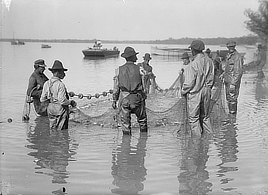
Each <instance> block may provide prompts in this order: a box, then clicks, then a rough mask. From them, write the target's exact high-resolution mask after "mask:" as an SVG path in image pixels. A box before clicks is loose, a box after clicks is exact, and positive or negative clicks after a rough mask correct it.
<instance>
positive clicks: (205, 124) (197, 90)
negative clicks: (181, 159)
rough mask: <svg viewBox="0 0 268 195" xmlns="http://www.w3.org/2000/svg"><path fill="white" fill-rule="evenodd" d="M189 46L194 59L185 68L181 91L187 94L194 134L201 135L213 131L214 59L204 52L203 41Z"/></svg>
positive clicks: (190, 122) (190, 121) (194, 42)
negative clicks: (212, 92)
mask: <svg viewBox="0 0 268 195" xmlns="http://www.w3.org/2000/svg"><path fill="white" fill-rule="evenodd" d="M189 48H191V51H192V55H193V61H191V63H190V64H189V65H188V66H189V67H188V68H187V69H186V70H185V73H184V74H185V81H184V83H183V86H182V92H181V93H182V95H186V99H187V105H188V111H189V124H190V127H191V133H192V136H201V135H202V134H204V133H211V132H212V126H211V122H210V113H209V105H210V98H211V88H212V86H213V82H214V65H213V61H212V60H211V59H210V58H209V57H208V56H207V55H205V54H204V53H203V50H204V49H205V44H204V43H203V41H201V40H194V41H193V42H192V43H191V45H190V46H189Z"/></svg>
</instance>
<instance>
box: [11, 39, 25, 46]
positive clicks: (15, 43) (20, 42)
mask: <svg viewBox="0 0 268 195" xmlns="http://www.w3.org/2000/svg"><path fill="white" fill-rule="evenodd" d="M11 45H25V42H23V41H19V40H12V41H11Z"/></svg>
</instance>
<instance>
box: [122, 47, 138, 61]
mask: <svg viewBox="0 0 268 195" xmlns="http://www.w3.org/2000/svg"><path fill="white" fill-rule="evenodd" d="M138 53H139V52H136V51H135V50H134V49H133V48H132V47H126V48H125V50H124V53H122V54H121V57H123V58H128V57H130V56H134V55H137V54H138Z"/></svg>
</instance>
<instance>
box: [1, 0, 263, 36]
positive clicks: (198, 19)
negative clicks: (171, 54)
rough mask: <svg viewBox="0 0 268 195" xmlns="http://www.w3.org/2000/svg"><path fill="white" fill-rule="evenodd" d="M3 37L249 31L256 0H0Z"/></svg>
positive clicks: (239, 32) (154, 34)
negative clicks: (249, 10) (247, 24)
mask: <svg viewBox="0 0 268 195" xmlns="http://www.w3.org/2000/svg"><path fill="white" fill-rule="evenodd" d="M1 1H2V4H1V6H2V7H1V11H2V19H1V22H2V24H1V28H2V29H1V32H0V33H1V36H2V38H13V37H15V38H33V39H95V38H96V39H101V40H156V39H168V38H174V39H177V38H182V37H191V38H214V37H227V38H229V37H239V36H245V35H248V34H251V32H250V31H248V30H247V29H246V27H245V23H244V22H245V21H246V20H247V19H248V18H247V17H246V16H245V14H244V11H245V10H246V9H248V8H250V9H252V10H254V11H257V10H258V7H259V2H258V0H1Z"/></svg>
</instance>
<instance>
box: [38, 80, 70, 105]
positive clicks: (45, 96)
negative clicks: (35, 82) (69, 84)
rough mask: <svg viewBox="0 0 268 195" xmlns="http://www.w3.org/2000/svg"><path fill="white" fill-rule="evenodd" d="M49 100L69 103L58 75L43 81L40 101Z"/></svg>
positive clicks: (63, 103)
mask: <svg viewBox="0 0 268 195" xmlns="http://www.w3.org/2000/svg"><path fill="white" fill-rule="evenodd" d="M46 100H50V102H53V103H59V104H61V105H69V104H70V101H69V96H68V94H67V90H66V87H65V85H64V83H63V82H62V81H61V80H60V79H59V78H58V77H55V76H53V77H51V78H50V79H49V80H48V81H47V82H45V84H44V87H43V91H42V94H41V98H40V101H41V102H44V101H46Z"/></svg>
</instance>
